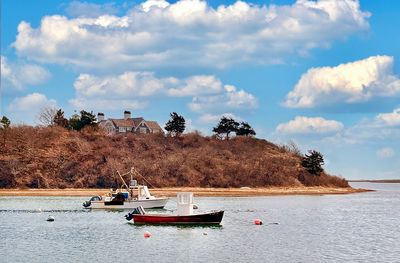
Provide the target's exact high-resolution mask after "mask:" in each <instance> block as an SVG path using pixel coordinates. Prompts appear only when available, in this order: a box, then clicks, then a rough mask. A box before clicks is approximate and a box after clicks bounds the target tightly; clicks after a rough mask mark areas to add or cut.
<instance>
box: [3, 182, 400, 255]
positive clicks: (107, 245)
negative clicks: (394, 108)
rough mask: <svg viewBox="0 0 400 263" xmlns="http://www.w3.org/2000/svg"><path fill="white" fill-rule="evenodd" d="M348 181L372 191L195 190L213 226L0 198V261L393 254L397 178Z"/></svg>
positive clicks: (399, 217) (53, 201) (398, 209)
mask: <svg viewBox="0 0 400 263" xmlns="http://www.w3.org/2000/svg"><path fill="white" fill-rule="evenodd" d="M353 185H354V186H356V187H364V188H369V189H378V191H377V192H371V193H361V194H353V195H337V196H334V195H330V196H329V195H327V196H280V197H251V198H196V199H195V200H196V203H197V204H198V205H199V207H200V210H209V209H224V210H225V216H224V219H223V221H222V222H223V226H222V227H220V228H212V227H160V226H153V227H152V226H140V227H137V226H134V225H132V224H129V223H127V221H126V220H125V219H124V215H125V214H126V212H106V211H95V212H87V211H83V210H82V209H81V208H80V207H81V203H82V202H83V201H84V200H85V199H86V198H82V197H81V198H76V197H68V198H66V197H16V198H14V197H0V237H1V242H0V261H1V262H400V243H399V242H400V226H399V222H400V184H371V183H357V184H353ZM174 207H175V203H174V200H172V201H170V202H169V204H168V206H167V207H166V208H167V209H173V208H174ZM37 209H41V210H42V211H43V212H35V211H36V210H37ZM50 214H51V215H53V216H54V217H55V221H54V222H46V218H47V216H48V215H50ZM255 218H260V219H262V220H263V222H264V225H262V226H256V225H253V220H254V219H255ZM273 223H279V224H273ZM145 231H149V232H150V233H151V234H152V237H151V238H148V239H145V238H144V237H143V233H144V232H145ZM205 233H206V235H205Z"/></svg>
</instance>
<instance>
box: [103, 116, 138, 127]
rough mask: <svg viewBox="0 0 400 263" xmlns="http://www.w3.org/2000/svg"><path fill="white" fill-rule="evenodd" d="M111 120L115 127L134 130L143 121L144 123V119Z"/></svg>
mask: <svg viewBox="0 0 400 263" xmlns="http://www.w3.org/2000/svg"><path fill="white" fill-rule="evenodd" d="M109 120H111V121H112V122H113V123H114V125H115V127H130V128H134V127H136V126H137V125H139V123H140V122H141V121H143V118H142V117H140V118H129V119H126V120H125V119H109Z"/></svg>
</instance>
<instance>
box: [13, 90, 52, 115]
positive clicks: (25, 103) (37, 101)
mask: <svg viewBox="0 0 400 263" xmlns="http://www.w3.org/2000/svg"><path fill="white" fill-rule="evenodd" d="M56 105H57V103H56V101H55V100H53V99H47V97H46V96H45V95H43V94H40V93H36V92H35V93H32V94H29V95H26V96H24V97H17V98H15V99H14V100H13V101H12V102H11V103H10V105H9V106H8V111H10V112H29V111H35V110H37V111H38V110H40V109H41V108H43V107H46V106H51V107H56Z"/></svg>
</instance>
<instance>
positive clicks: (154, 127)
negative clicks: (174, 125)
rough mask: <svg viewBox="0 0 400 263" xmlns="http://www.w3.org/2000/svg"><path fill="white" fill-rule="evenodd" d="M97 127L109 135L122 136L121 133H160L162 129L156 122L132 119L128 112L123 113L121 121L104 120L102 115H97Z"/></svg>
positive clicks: (100, 113)
mask: <svg viewBox="0 0 400 263" xmlns="http://www.w3.org/2000/svg"><path fill="white" fill-rule="evenodd" d="M97 120H98V124H99V127H100V128H102V129H103V130H105V131H106V132H107V133H109V134H123V133H125V134H126V133H129V132H132V133H136V134H143V133H162V134H164V131H163V129H162V128H161V127H160V125H158V123H157V122H156V121H147V120H145V119H143V118H142V117H137V118H132V117H131V112H130V111H124V118H123V119H112V118H109V119H105V118H104V113H102V112H99V113H98V114H97Z"/></svg>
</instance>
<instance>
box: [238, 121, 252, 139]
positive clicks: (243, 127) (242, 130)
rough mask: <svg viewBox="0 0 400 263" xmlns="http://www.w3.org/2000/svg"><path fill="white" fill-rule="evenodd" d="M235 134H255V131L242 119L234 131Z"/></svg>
mask: <svg viewBox="0 0 400 263" xmlns="http://www.w3.org/2000/svg"><path fill="white" fill-rule="evenodd" d="M236 135H238V136H254V135H256V132H255V131H254V130H253V128H252V127H251V126H250V124H248V123H247V122H244V121H242V122H241V123H240V126H239V127H238V129H237V131H236Z"/></svg>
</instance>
